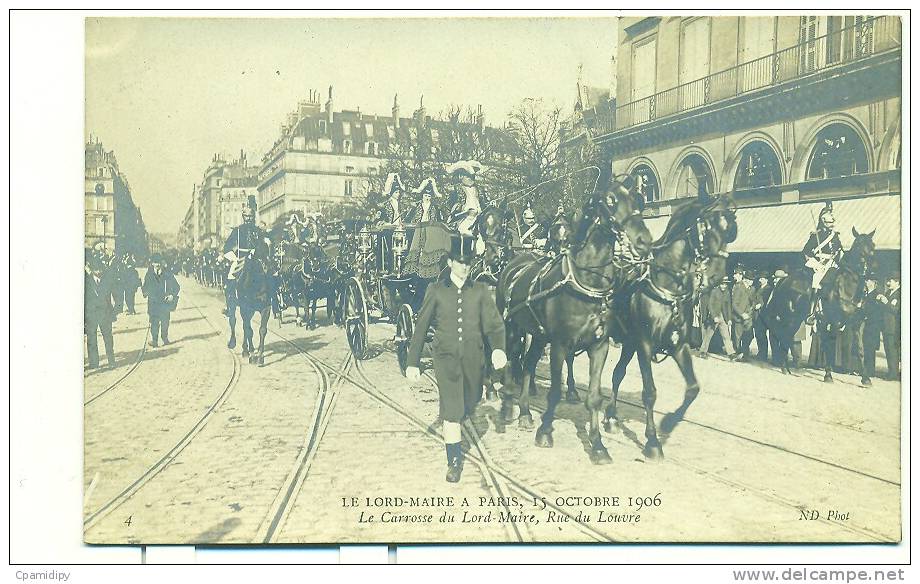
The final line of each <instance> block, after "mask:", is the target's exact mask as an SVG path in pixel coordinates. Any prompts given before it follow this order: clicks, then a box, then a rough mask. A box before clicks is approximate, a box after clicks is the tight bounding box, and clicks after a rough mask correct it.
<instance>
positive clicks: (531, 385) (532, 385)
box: [521, 333, 545, 395]
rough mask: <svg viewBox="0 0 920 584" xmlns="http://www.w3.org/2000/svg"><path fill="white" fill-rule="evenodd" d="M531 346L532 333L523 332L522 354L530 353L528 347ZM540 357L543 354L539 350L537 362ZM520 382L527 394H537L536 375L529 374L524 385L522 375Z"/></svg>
mask: <svg viewBox="0 0 920 584" xmlns="http://www.w3.org/2000/svg"><path fill="white" fill-rule="evenodd" d="M532 346H533V335H532V334H529V333H525V334H524V348H523V354H524V355H528V354H530V349H531V347H532ZM544 349H545V345H544ZM542 357H543V354H542V351H541V354H540V355H539V356H538V357H537V362H539V361H540V358H542ZM534 372H536V365H534ZM521 384H522V386H523V387H525V388H526V389H527V392H528V394H529V395H537V381H536V375H531V376H530V381H528V382H527V384H526V385H524V381H523V377H522V378H521Z"/></svg>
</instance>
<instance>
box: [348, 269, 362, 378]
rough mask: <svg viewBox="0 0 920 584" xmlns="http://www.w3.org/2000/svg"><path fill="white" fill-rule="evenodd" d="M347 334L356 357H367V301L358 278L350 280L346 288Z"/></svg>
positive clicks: (359, 358)
mask: <svg viewBox="0 0 920 584" xmlns="http://www.w3.org/2000/svg"><path fill="white" fill-rule="evenodd" d="M344 318H345V336H346V338H347V339H348V346H349V347H351V353H352V354H353V355H354V356H355V359H358V360H363V359H365V358H366V357H367V302H366V300H365V295H364V289H363V288H362V287H361V283H360V282H359V281H358V280H357V278H352V279H351V280H349V281H348V284H347V287H346V289H345V314H344Z"/></svg>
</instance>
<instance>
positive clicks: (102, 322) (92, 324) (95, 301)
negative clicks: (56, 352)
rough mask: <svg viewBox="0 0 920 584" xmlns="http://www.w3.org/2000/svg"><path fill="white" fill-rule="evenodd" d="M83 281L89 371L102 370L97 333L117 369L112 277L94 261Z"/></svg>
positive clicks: (92, 259) (108, 359)
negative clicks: (113, 327) (100, 367)
mask: <svg viewBox="0 0 920 584" xmlns="http://www.w3.org/2000/svg"><path fill="white" fill-rule="evenodd" d="M85 271H86V274H85V276H84V280H83V295H84V296H83V297H84V305H83V327H84V330H85V332H86V352H87V355H88V357H89V368H90V369H95V368H96V367H99V344H98V342H99V341H98V338H97V337H96V330H97V329H98V330H99V332H101V333H102V342H103V344H104V345H105V356H106V360H107V361H108V366H109V367H114V366H115V342H114V340H113V338H112V322H113V321H114V320H115V310H114V309H113V308H112V276H111V274H110V273H108V272H107V271H106V269H105V266H104V265H103V263H102V262H101V261H100V260H99V259H98V258H96V257H91V258H90V259H89V261H88V262H87V265H86V270H85Z"/></svg>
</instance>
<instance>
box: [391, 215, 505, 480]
mask: <svg viewBox="0 0 920 584" xmlns="http://www.w3.org/2000/svg"><path fill="white" fill-rule="evenodd" d="M475 258H476V253H475V240H474V239H473V238H472V237H468V236H464V235H461V234H459V233H457V234H454V235H453V236H452V238H451V251H450V254H448V262H447V263H448V267H449V268H450V271H449V273H448V274H447V275H445V276H443V277H442V279H441V280H439V281H438V282H437V283H434V284H432V285H431V286H429V287H428V290H427V292H426V293H425V301H424V304H423V305H422V310H421V311H420V312H419V316H418V321H417V323H416V327H415V332H414V333H413V335H412V341H411V342H410V344H409V354H408V359H407V362H408V365H409V366H408V367H407V368H406V377H408V378H409V379H411V380H416V379H418V378H419V375H420V371H419V360H420V358H421V354H422V346H423V345H424V343H425V337H426V334H427V332H428V329H429V327H433V328H434V342H433V343H432V354H433V358H434V374H435V378H436V380H437V383H438V396H439V399H440V414H441V419H442V420H443V421H444V443H445V446H446V451H447V481H448V482H452V483H456V482H458V481H459V480H460V473H461V472H462V471H463V450H462V448H461V445H460V437H461V426H460V424H461V422H462V421H463V419H464V418H466V417H467V416H468V415H470V414H471V413H472V412H473V410H474V409H475V407H476V404H477V403H478V402H479V400H480V399H481V398H482V387H483V382H484V377H483V370H484V368H485V363H484V361H485V351H484V349H485V347H488V348H490V349H491V361H492V366H493V367H494V369H496V370H499V369H502V368H503V367H504V366H505V365H506V363H507V358H506V356H505V323H504V321H503V320H502V317H501V315H500V314H499V312H498V308H497V307H496V306H495V296H494V294H493V293H492V292H491V291H490V290H489V288H488V287H487V286H486V285H485V284H482V283H478V282H472V281H470V279H469V273H470V266H471V264H472V263H473V261H474V260H475Z"/></svg>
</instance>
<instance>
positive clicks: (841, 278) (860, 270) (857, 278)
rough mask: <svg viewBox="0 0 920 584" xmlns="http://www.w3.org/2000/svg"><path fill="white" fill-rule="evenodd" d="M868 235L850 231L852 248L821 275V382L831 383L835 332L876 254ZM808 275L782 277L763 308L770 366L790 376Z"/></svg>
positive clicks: (856, 298)
mask: <svg viewBox="0 0 920 584" xmlns="http://www.w3.org/2000/svg"><path fill="white" fill-rule="evenodd" d="M874 235H875V231H874V230H873V231H872V232H870V233H859V232H858V231H857V230H856V228H855V227H854V228H853V245H852V246H851V247H850V249H849V251H847V252H846V253H844V254H843V257H842V258H841V260H840V265H839V267H837V268H831V269H830V270H828V272H827V274H826V275H825V276H824V280H823V281H822V283H821V289H820V290H819V291H818V297H819V299H820V301H821V311H820V313H819V315H818V319H817V321H816V322H815V325H816V329H817V330H816V332H817V334H819V335H820V338H819V341H820V342H819V346H820V347H821V353H822V354H821V359H820V360H819V361H818V362H819V363H820V362H821V360H823V363H824V381H825V382H827V383H832V382H833V381H834V378H833V376H832V375H831V370H832V369H833V367H834V361H835V360H836V355H835V346H836V342H837V333H839V332H840V330H841V329H842V327H843V325H844V324H845V323H846V321H847V319H848V318H849V317H850V316H852V314H853V313H854V312H855V311H856V308H857V302H858V301H859V299H860V296H861V294H862V292H863V290H864V289H865V275H866V271H867V269H868V267H869V266H870V264H871V262H872V260H873V256H874V254H875V242H874V241H873V239H872V238H873V236H874ZM810 291H811V274H810V273H809V272H808V271H807V270H805V269H804V268H803V269H801V270H798V271H796V272H794V273H792V274H791V275H790V276H789V277H787V278H784V279H783V280H782V281H781V282H779V283H778V284H777V285H776V287H775V288H774V289H773V293H772V294H771V295H770V298H769V299H768V300H767V303H766V305H765V306H764V308H763V312H762V313H761V314H762V318H763V321H764V322H765V323H766V325H767V328H768V330H769V332H770V345H771V348H772V350H773V363H774V365H776V366H777V367H780V368H781V370H782V372H783V373H784V374H792V369H791V368H790V367H789V361H788V359H789V351H790V348H791V346H792V343H793V337H794V336H795V333H796V331H798V329H799V327H800V326H801V325H802V322H804V321H805V319H806V317H807V316H808V310H809V295H810Z"/></svg>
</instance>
